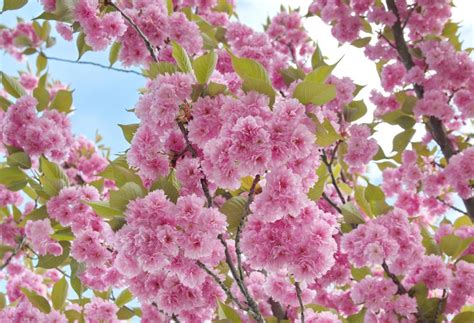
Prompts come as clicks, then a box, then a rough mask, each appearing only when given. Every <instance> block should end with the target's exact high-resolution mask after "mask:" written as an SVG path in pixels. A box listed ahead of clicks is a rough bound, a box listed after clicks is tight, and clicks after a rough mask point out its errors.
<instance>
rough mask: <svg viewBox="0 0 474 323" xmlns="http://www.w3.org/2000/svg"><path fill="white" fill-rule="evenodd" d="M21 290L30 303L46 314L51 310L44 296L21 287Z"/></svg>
mask: <svg viewBox="0 0 474 323" xmlns="http://www.w3.org/2000/svg"><path fill="white" fill-rule="evenodd" d="M21 291H22V292H23V294H25V296H26V297H27V298H28V300H29V301H30V303H31V304H32V305H33V306H34V307H36V308H37V309H39V310H40V311H41V312H43V313H46V314H48V313H49V312H51V305H49V302H48V301H47V300H46V298H44V297H43V296H40V295H38V294H36V293H35V292H33V291H30V290H28V289H26V288H21Z"/></svg>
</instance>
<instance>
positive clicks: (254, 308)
mask: <svg viewBox="0 0 474 323" xmlns="http://www.w3.org/2000/svg"><path fill="white" fill-rule="evenodd" d="M217 238H218V239H219V240H220V242H221V243H222V245H223V246H224V253H225V260H226V263H227V265H228V266H229V269H230V273H231V275H232V277H233V278H234V281H235V283H236V284H237V286H238V287H239V289H240V291H241V292H242V295H244V297H245V299H246V302H247V305H248V306H249V309H248V312H249V313H250V315H251V316H252V317H253V319H254V320H255V321H257V322H259V323H263V322H264V320H263V316H262V314H261V313H260V310H259V309H258V305H257V303H255V301H254V300H253V298H252V297H251V296H250V293H249V291H248V290H247V287H246V286H245V285H244V284H242V282H241V280H240V279H239V274H238V272H237V269H236V268H235V266H234V263H233V262H232V257H231V256H230V252H229V247H228V246H227V242H226V241H225V239H224V237H223V236H222V234H219V235H218V236H217Z"/></svg>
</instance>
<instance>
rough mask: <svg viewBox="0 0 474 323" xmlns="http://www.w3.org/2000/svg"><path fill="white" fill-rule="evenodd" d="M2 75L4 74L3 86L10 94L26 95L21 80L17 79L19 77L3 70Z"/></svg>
mask: <svg viewBox="0 0 474 323" xmlns="http://www.w3.org/2000/svg"><path fill="white" fill-rule="evenodd" d="M0 75H1V76H2V84H3V88H4V89H5V91H7V92H8V94H10V95H12V96H14V97H15V98H19V97H21V96H23V95H26V92H25V90H24V89H23V87H22V86H21V84H20V82H18V81H17V79H15V78H13V77H10V76H8V75H7V74H5V73H3V72H0Z"/></svg>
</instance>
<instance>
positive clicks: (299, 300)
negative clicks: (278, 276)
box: [295, 282, 304, 323]
mask: <svg viewBox="0 0 474 323" xmlns="http://www.w3.org/2000/svg"><path fill="white" fill-rule="evenodd" d="M295 288H296V296H297V297H298V303H300V309H301V323H304V305H303V299H302V298H301V288H300V284H299V283H298V282H295Z"/></svg>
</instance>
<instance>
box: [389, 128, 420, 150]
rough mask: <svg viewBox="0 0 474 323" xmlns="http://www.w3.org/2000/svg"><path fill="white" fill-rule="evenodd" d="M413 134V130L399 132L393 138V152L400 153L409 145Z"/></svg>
mask: <svg viewBox="0 0 474 323" xmlns="http://www.w3.org/2000/svg"><path fill="white" fill-rule="evenodd" d="M414 134H415V129H407V130H405V131H402V132H400V133H399V134H398V135H396V136H395V137H394V138H393V149H392V150H393V151H396V152H399V153H400V152H402V151H404V150H405V148H406V147H407V146H408V144H409V143H410V140H411V138H413V135H414Z"/></svg>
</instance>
